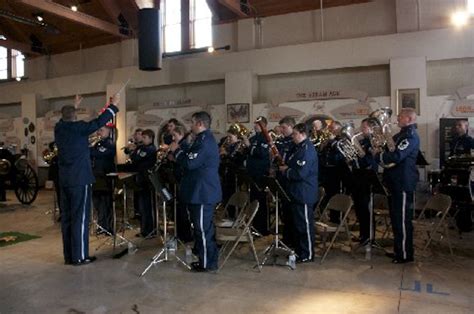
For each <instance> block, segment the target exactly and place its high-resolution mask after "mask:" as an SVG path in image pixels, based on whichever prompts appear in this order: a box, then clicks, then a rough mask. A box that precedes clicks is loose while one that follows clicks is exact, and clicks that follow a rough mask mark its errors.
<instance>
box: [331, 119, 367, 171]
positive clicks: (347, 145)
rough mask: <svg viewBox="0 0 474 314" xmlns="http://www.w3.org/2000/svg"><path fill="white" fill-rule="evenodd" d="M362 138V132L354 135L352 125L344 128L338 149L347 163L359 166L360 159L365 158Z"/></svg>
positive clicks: (337, 145) (337, 144)
mask: <svg viewBox="0 0 474 314" xmlns="http://www.w3.org/2000/svg"><path fill="white" fill-rule="evenodd" d="M361 136H362V132H359V133H356V134H354V127H353V126H352V124H346V125H344V126H343V127H342V129H341V139H340V140H339V141H338V142H337V143H336V147H337V149H338V150H339V152H340V153H341V154H342V155H343V156H344V158H345V159H346V161H347V162H355V163H356V165H358V159H359V158H363V157H364V156H365V150H364V148H363V147H362V146H361V145H360V142H359V139H360V137H361Z"/></svg>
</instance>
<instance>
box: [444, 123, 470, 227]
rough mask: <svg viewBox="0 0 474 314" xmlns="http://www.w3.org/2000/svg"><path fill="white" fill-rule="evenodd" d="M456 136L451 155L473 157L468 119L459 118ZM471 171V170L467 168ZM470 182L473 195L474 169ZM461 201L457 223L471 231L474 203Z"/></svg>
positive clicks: (455, 128) (458, 204) (451, 145)
mask: <svg viewBox="0 0 474 314" xmlns="http://www.w3.org/2000/svg"><path fill="white" fill-rule="evenodd" d="M453 131H454V134H453V135H454V136H453V139H452V141H451V143H450V148H451V150H450V154H449V156H450V157H455V156H461V157H471V156H472V154H471V152H472V149H474V139H473V138H472V137H471V136H469V122H468V121H467V120H458V121H456V124H455V126H454V130H453ZM466 171H469V170H466ZM470 184H471V197H472V195H473V192H474V170H471V171H470ZM455 201H459V203H457V202H456V203H457V204H456V205H457V206H458V209H459V211H458V213H457V215H456V225H457V226H458V228H459V230H460V231H462V232H469V231H471V230H472V215H471V212H472V210H473V207H474V206H473V204H472V203H466V202H465V201H464V202H463V201H461V199H459V200H455Z"/></svg>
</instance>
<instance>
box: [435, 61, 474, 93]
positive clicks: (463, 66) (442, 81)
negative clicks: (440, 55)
mask: <svg viewBox="0 0 474 314" xmlns="http://www.w3.org/2000/svg"><path fill="white" fill-rule="evenodd" d="M426 71H427V79H428V95H430V96H431V95H432V96H436V95H450V94H452V93H453V91H455V90H457V89H459V88H461V87H464V86H470V85H472V84H474V58H463V59H448V60H439V61H430V62H428V63H427V65H426Z"/></svg>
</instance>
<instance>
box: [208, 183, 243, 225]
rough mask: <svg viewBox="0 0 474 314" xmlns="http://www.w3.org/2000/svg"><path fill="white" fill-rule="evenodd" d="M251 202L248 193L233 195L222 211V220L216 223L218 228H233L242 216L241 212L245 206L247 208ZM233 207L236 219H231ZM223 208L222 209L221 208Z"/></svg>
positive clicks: (238, 192) (240, 192)
mask: <svg viewBox="0 0 474 314" xmlns="http://www.w3.org/2000/svg"><path fill="white" fill-rule="evenodd" d="M248 201H249V193H248V192H247V191H237V192H235V193H234V194H232V195H231V196H230V198H229V200H228V201H227V204H225V206H224V208H223V209H222V217H223V218H222V219H220V220H218V221H216V226H217V227H221V228H230V227H232V226H233V225H234V224H235V223H236V222H237V220H238V219H239V216H240V214H241V211H242V209H243V208H245V206H247V204H248ZM231 206H233V207H234V208H235V217H236V218H235V219H230V218H229V207H231ZM221 208H222V207H221ZM217 210H219V208H217Z"/></svg>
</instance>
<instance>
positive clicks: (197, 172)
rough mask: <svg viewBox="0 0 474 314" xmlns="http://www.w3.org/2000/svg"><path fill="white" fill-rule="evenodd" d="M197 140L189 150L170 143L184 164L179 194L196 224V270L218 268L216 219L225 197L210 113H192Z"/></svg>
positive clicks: (177, 158)
mask: <svg viewBox="0 0 474 314" xmlns="http://www.w3.org/2000/svg"><path fill="white" fill-rule="evenodd" d="M191 123H192V125H191V130H192V132H193V134H194V136H195V139H194V142H193V143H192V145H191V146H190V147H189V149H188V150H187V151H184V150H183V149H181V147H180V145H178V143H174V142H173V143H171V145H170V150H171V151H172V152H174V157H175V159H176V162H177V163H178V164H179V165H180V166H181V167H183V169H184V176H183V179H182V180H181V186H180V198H181V199H182V200H183V202H184V203H186V204H187V208H188V211H189V214H190V216H191V221H192V223H193V226H194V242H195V248H196V251H197V253H198V257H199V262H194V263H192V265H191V266H192V269H193V270H194V271H198V272H201V271H209V270H217V268H218V265H217V263H218V254H219V252H218V249H217V244H216V239H215V227H214V222H213V216H214V209H215V206H216V204H217V203H218V202H220V201H221V199H222V191H221V184H220V180H219V148H218V146H217V142H216V139H215V138H214V135H213V134H212V132H211V130H210V127H211V116H210V115H209V114H208V113H207V112H205V111H200V112H196V113H194V114H193V115H192V118H191Z"/></svg>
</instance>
